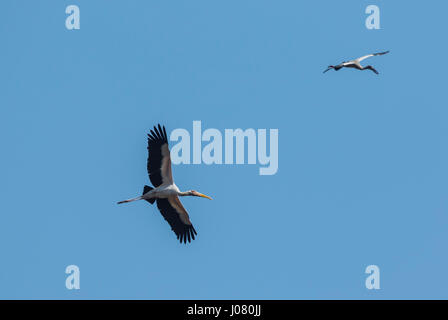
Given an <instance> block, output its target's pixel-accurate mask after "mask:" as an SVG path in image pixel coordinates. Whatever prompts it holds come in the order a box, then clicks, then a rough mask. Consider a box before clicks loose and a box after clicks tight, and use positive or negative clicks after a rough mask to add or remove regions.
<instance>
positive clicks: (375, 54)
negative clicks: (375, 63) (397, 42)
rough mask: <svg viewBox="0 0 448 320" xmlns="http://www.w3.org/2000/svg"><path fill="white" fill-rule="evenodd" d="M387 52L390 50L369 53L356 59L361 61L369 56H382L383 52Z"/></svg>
mask: <svg viewBox="0 0 448 320" xmlns="http://www.w3.org/2000/svg"><path fill="white" fill-rule="evenodd" d="M386 53H389V51H385V52H378V53H372V54H368V55H366V56H363V57H361V58H358V59H356V60H355V61H358V62H361V61H363V60H365V59H367V58H370V57H374V56H382V55H383V54H386Z"/></svg>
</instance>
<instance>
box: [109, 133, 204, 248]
mask: <svg viewBox="0 0 448 320" xmlns="http://www.w3.org/2000/svg"><path fill="white" fill-rule="evenodd" d="M147 169H148V174H149V179H150V180H151V183H152V184H153V186H154V188H152V187H150V186H144V188H143V194H142V195H141V196H139V197H136V198H132V199H128V200H124V201H120V202H118V204H122V203H128V202H133V201H137V200H146V201H147V202H149V203H150V204H154V202H156V201H157V208H158V209H159V211H160V213H161V214H162V216H163V217H164V218H165V220H166V221H167V222H168V224H169V225H170V226H171V229H172V230H173V231H174V233H175V234H176V236H177V239H179V240H180V242H181V243H182V242H183V243H187V241H188V242H190V241H191V240H194V238H195V235H197V233H196V230H195V229H194V227H193V224H192V223H191V221H190V218H189V216H188V213H187V211H186V210H185V208H184V206H183V205H182V203H181V202H180V200H179V197H185V196H193V197H202V198H207V199H210V200H211V199H212V198H210V197H209V196H206V195H205V194H202V193H199V192H197V191H195V190H189V191H184V192H182V191H180V190H179V188H178V187H177V186H176V184H175V183H174V180H173V176H172V171H171V157H170V150H169V148H168V138H167V134H166V130H165V127H161V126H160V124H159V125H158V127H154V130H151V133H150V134H148V162H147Z"/></svg>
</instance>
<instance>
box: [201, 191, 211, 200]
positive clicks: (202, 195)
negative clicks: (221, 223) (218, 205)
mask: <svg viewBox="0 0 448 320" xmlns="http://www.w3.org/2000/svg"><path fill="white" fill-rule="evenodd" d="M198 195H199V196H200V197H202V198H207V199H209V200H213V199H212V198H210V197H209V196H206V195H205V194H202V193H199V192H198Z"/></svg>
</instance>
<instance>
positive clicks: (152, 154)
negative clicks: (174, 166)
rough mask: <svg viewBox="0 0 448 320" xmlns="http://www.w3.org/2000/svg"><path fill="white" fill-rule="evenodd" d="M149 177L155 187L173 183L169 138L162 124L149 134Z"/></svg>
mask: <svg viewBox="0 0 448 320" xmlns="http://www.w3.org/2000/svg"><path fill="white" fill-rule="evenodd" d="M147 169H148V174H149V179H150V180H151V183H152V184H153V186H154V187H156V188H157V187H158V186H160V185H161V184H163V183H164V184H172V183H173V176H172V174H171V157H170V150H169V148H168V138H167V134H166V130H165V127H163V128H162V127H161V126H160V124H159V125H158V128H157V127H154V130H151V133H150V134H148V162H147Z"/></svg>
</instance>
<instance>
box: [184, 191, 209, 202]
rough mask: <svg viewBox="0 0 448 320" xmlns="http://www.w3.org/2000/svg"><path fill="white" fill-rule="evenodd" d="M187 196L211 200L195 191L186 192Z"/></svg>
mask: <svg viewBox="0 0 448 320" xmlns="http://www.w3.org/2000/svg"><path fill="white" fill-rule="evenodd" d="M188 194H189V195H190V196H193V197H201V198H207V199H210V200H212V198H210V197H209V196H206V195H205V194H202V193H200V192H197V191H196V190H190V191H188Z"/></svg>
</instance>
